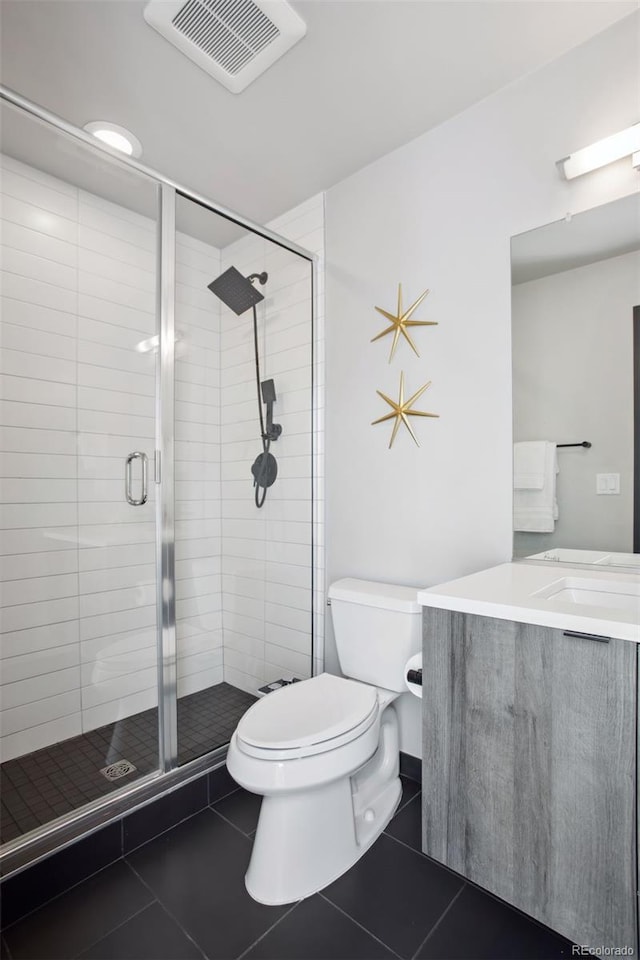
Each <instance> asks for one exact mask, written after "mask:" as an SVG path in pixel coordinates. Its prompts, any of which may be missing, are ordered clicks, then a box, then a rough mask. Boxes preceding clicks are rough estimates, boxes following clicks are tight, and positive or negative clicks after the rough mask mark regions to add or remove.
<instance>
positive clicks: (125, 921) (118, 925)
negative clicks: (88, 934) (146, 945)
mask: <svg viewBox="0 0 640 960" xmlns="http://www.w3.org/2000/svg"><path fill="white" fill-rule="evenodd" d="M147 889H148V888H147ZM149 892H150V893H151V891H149ZM154 903H158V898H157V897H156V896H155V895H154V897H153V900H152V901H151V903H145V905H144V907H140V909H139V910H136V912H135V913H132V914H131V916H130V917H127V918H126V919H125V920H122V921H121V922H120V923H117V924H116V925H115V927H112V928H111V929H110V930H107V932H106V933H105V934H103V935H102V936H101V937H98V939H97V940H92V941H91V943H89V944H88V945H87V946H86V947H85V948H84V949H83V950H82V951H81V952H80V953H79V954H76V957H81V956H82V954H83V953H86V951H87V950H90V949H91V947H95V945H96V944H97V943H100V941H101V940H104V938H105V937H110V936H111V934H112V933H115V931H116V930H119V929H120V928H121V927H124V925H125V924H127V923H128V922H129V920H133V918H134V917H139V916H140V914H141V913H144V911H145V910H148V909H149V907H152V906H153V904H154Z"/></svg>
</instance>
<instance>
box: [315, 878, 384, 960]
mask: <svg viewBox="0 0 640 960" xmlns="http://www.w3.org/2000/svg"><path fill="white" fill-rule="evenodd" d="M317 896H319V897H322V899H323V900H324V901H325V902H326V903H328V904H330V906H332V907H335V908H336V910H337V911H338V912H339V913H341V914H342V915H343V917H346V918H347V920H351V922H352V923H355V925H356V926H357V927H359V928H360V929H361V930H364V932H365V933H366V934H367V935H368V936H370V937H371V938H372V939H373V940H375V941H377V943H379V944H380V945H381V946H383V947H384V948H385V950H390V951H391V953H392V954H393V955H394V957H398V958H399V960H401V955H400V954H399V953H397V952H396V951H395V950H394V949H393V947H390V946H389V944H388V943H385V942H384V940H381V939H380V937H377V936H376V935H375V933H372V932H371V930H369V928H368V927H365V926H364V924H362V923H360V922H359V921H358V920H356V919H355V917H352V916H351V914H350V913H347V911H346V910H343V909H342V907H339V906H338V904H337V903H334V902H333V900H330V899H329V897H328V896H327V895H326V894H324V893H323V892H322V890H320V891H318V893H317Z"/></svg>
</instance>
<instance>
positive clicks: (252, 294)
mask: <svg viewBox="0 0 640 960" xmlns="http://www.w3.org/2000/svg"><path fill="white" fill-rule="evenodd" d="M253 279H256V280H259V281H260V283H266V282H267V274H266V273H252V274H251V276H250V277H243V276H242V274H241V273H240V271H239V270H236V268H235V267H229V269H228V270H225V272H224V273H221V274H220V276H219V277H218V278H217V279H216V280H212V281H211V283H209V284H207V286H208V288H209V290H211V292H212V293H215V295H216V297H219V298H220V299H221V300H222V302H223V303H224V304H226V306H227V307H229V309H230V310H233V312H234V313H236V314H237V315H238V316H240V315H241V314H242V313H244V312H245V310H248V309H249V307H255V305H256V304H257V303H260V301H261V300H264V297H263V296H262V294H261V293H260V292H259V291H258V290H256V288H255V287H254V286H253V284H252V283H251V280H253Z"/></svg>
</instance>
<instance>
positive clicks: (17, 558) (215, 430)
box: [0, 157, 324, 760]
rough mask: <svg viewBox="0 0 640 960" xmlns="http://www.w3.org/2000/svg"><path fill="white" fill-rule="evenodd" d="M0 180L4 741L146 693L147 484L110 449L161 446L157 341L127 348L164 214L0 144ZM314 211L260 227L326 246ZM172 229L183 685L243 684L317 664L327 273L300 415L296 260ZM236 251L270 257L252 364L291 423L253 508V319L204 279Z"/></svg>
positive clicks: (28, 739) (98, 715) (303, 375)
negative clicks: (259, 365) (136, 493)
mask: <svg viewBox="0 0 640 960" xmlns="http://www.w3.org/2000/svg"><path fill="white" fill-rule="evenodd" d="M1 199H2V211H1V213H2V221H1V226H2V243H3V251H2V252H3V266H4V272H3V274H2V291H1V292H2V321H3V326H2V353H1V357H0V395H1V398H2V399H1V401H0V413H1V417H0V445H1V447H0V449H1V450H2V454H3V456H2V471H1V479H0V500H1V506H0V528H1V529H2V543H1V547H0V592H1V600H2V607H3V610H2V614H1V617H2V620H1V623H0V630H1V633H2V637H1V641H2V646H1V666H2V675H1V682H2V690H1V693H2V713H1V724H2V727H1V732H2V740H1V748H2V758H3V759H5V760H6V759H11V758H12V757H15V756H20V755H22V754H24V753H27V752H30V751H32V750H34V749H38V748H39V747H42V746H46V745H48V744H50V743H54V742H57V741H59V740H62V739H66V738H68V737H72V736H75V735H77V734H79V733H81V732H84V731H87V730H90V729H93V728H95V727H97V726H101V725H103V724H106V723H110V722H113V721H114V720H116V719H119V718H122V717H124V716H128V715H130V714H133V713H137V712H139V711H141V710H144V709H147V708H149V707H153V706H154V705H155V704H156V702H157V688H156V659H155V647H156V627H155V601H156V597H155V523H154V510H155V507H154V484H153V483H150V486H149V494H150V496H149V502H148V503H147V504H146V505H144V506H143V507H135V508H134V507H131V506H129V505H128V504H126V503H125V502H124V500H123V470H124V458H125V457H126V455H127V454H128V453H130V452H131V451H133V450H143V451H145V452H147V454H148V455H149V457H150V459H151V455H152V452H153V448H154V445H155V443H154V434H155V363H156V355H155V353H154V351H153V350H152V349H151V350H147V351H146V352H141V351H140V350H137V349H136V347H137V346H138V345H139V344H141V343H142V342H143V341H148V340H150V339H151V338H152V337H153V336H154V334H155V284H156V277H155V230H156V227H155V224H154V223H152V222H151V221H149V220H148V219H146V218H144V217H142V216H140V215H138V214H137V213H134V212H132V211H130V210H127V209H125V208H123V207H120V206H117V205H115V204H113V203H110V202H107V201H106V200H103V199H101V198H99V197H97V196H94V195H91V194H89V193H86V192H84V191H82V190H78V189H76V188H75V187H73V186H70V185H69V184H67V183H64V182H63V181H60V180H57V179H55V178H53V177H50V176H49V175H47V174H45V173H42V172H41V171H39V170H35V169H34V168H32V167H28V166H26V165H24V164H22V163H20V162H18V161H16V160H14V159H12V158H8V157H3V158H2V193H1ZM323 221H324V218H323V201H322V197H317V198H314V199H312V200H311V201H309V202H308V203H306V204H304V205H303V206H302V207H300V208H297V210H295V211H292V212H291V213H290V214H287V216H285V217H283V218H280V220H278V221H277V222H275V223H274V224H272V227H273V228H274V229H275V230H277V231H278V232H280V233H282V234H283V235H284V236H287V237H289V238H290V239H291V240H294V241H295V242H297V243H299V244H300V245H302V246H305V247H307V248H308V249H310V250H312V251H313V252H315V253H317V254H318V255H319V256H320V257H322V256H323ZM176 246H177V251H176V260H177V263H176V273H177V284H176V332H177V344H176V355H177V363H176V382H175V389H176V405H175V413H176V464H175V480H176V621H177V622H176V631H177V641H178V655H179V662H178V694H179V696H184V695H186V694H188V693H192V692H195V691H198V690H201V689H203V688H205V687H209V686H211V685H214V684H216V683H219V682H221V681H222V680H223V679H224V680H225V681H226V682H228V683H230V684H233V685H235V686H237V687H240V688H242V689H244V690H248V691H250V692H255V689H256V687H257V686H260V685H261V684H262V683H263V682H264V681H265V680H267V679H274V678H275V677H276V676H282V675H285V676H286V675H291V674H295V675H297V676H307V675H309V673H310V672H311V659H310V658H311V646H310V629H311V622H312V617H313V618H314V624H315V632H316V646H315V655H316V663H315V669H316V671H317V670H319V669H321V668H322V638H323V625H324V624H323V618H324V580H323V570H324V557H323V547H322V537H321V522H322V512H321V511H322V505H321V497H322V493H323V491H322V482H323V470H322V460H321V454H322V449H321V437H320V436H319V434H318V426H319V423H320V420H319V419H318V418H319V416H320V415H321V408H322V406H323V383H322V374H321V371H322V369H323V364H322V355H323V342H324V336H323V311H322V290H317V289H316V305H317V307H318V305H319V310H318V313H317V316H316V329H315V343H314V344H313V349H314V353H315V360H316V381H315V394H314V400H315V405H316V406H315V412H314V417H315V420H314V423H313V424H312V422H311V416H312V413H311V385H312V377H311V347H312V345H311V324H310V319H311V299H310V267H309V265H308V264H307V263H305V261H303V260H300V258H298V257H296V256H295V255H292V254H290V253H288V252H287V251H284V250H282V249H281V248H278V247H275V246H273V245H271V244H268V243H266V242H265V241H263V240H261V239H260V238H256V237H249V238H247V239H246V240H243V241H239V242H238V243H237V244H235V245H233V246H232V247H229V248H227V249H226V250H225V251H223V253H222V255H221V253H220V251H218V250H216V249H215V248H214V247H212V246H210V245H208V244H205V243H203V242H201V241H200V240H196V239H194V238H192V237H189V236H186V235H184V234H178V236H177V243H176ZM231 263H235V265H236V266H238V268H239V269H241V270H246V271H247V272H248V271H249V270H251V271H255V270H260V269H266V270H267V271H268V272H269V273H270V281H269V286H268V288H267V291H268V292H267V300H266V301H265V304H264V305H262V306H261V308H259V310H260V311H261V312H260V319H261V327H262V331H261V350H262V356H263V358H264V359H263V371H262V375H263V379H266V378H267V377H270V376H273V377H274V378H275V379H276V390H277V394H278V402H277V404H276V408H275V412H276V420H277V421H278V422H281V423H282V424H283V427H284V434H283V437H282V439H281V440H279V441H278V443H277V444H276V445H275V448H277V449H275V451H274V452H276V453H277V456H278V461H279V477H278V481H277V483H276V485H275V486H274V487H272V488H271V489H270V491H269V496H268V499H267V503H266V504H265V507H264V508H263V510H262V511H260V512H258V511H256V508H255V506H254V504H253V491H252V485H251V478H250V474H249V468H250V465H251V463H252V462H253V459H254V458H255V456H256V455H257V453H258V452H259V449H260V444H259V430H258V425H257V410H256V399H255V383H254V379H253V377H254V370H253V359H252V340H251V318H250V314H249V315H245V316H243V317H241V318H236V317H235V315H233V319H232V318H231V317H230V316H229V315H228V311H227V310H226V308H224V307H222V308H221V306H220V304H219V302H218V301H217V300H216V298H215V297H213V296H212V294H211V293H210V292H209V291H208V290H207V284H208V283H209V282H210V280H211V279H213V278H214V277H215V276H217V275H218V274H219V273H220V272H221V270H223V269H225V267H226V266H228V265H229V264H231ZM318 274H319V276H320V277H321V274H322V271H321V270H320V271H319V272H318ZM319 374H320V375H319ZM312 427H313V429H314V434H313V436H312V434H311V428H312ZM312 450H313V452H314V454H315V462H316V471H317V477H316V480H315V483H316V494H317V496H318V498H319V499H318V500H317V501H316V506H315V514H314V515H312V513H311V508H312V507H311V503H312V501H311V482H312V481H311V453H312ZM151 478H153V474H152V471H151ZM312 535H313V542H314V551H315V553H314V557H313V558H312V556H311V552H310V545H311V541H312ZM313 565H314V566H315V582H313V579H312V566H313ZM312 582H313V586H314V588H315V593H314V594H313V596H312Z"/></svg>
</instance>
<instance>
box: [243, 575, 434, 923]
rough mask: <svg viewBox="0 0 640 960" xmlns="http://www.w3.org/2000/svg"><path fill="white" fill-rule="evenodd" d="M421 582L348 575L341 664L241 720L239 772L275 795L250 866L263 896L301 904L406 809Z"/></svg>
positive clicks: (255, 789) (339, 585)
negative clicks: (410, 676)
mask: <svg viewBox="0 0 640 960" xmlns="http://www.w3.org/2000/svg"><path fill="white" fill-rule="evenodd" d="M417 593H418V591H417V590H416V589H415V588H411V587H403V586H395V585H392V584H385V583H373V582H371V581H367V580H354V579H345V580H338V581H337V582H336V583H334V584H332V585H331V587H330V589H329V599H330V602H331V613H332V620H333V626H334V633H335V640H336V647H337V652H338V659H339V662H340V669H341V670H342V672H343V673H344V674H345V677H338V676H334V675H333V674H330V673H321V674H320V675H318V676H316V677H311V678H310V679H309V680H302V681H300V682H299V683H294V684H291V685H289V686H286V687H283V688H281V689H280V690H277V691H275V692H274V693H270V694H268V695H267V696H266V697H264V698H263V699H262V700H258V701H257V702H256V703H255V704H253V705H252V706H251V707H250V708H249V709H248V710H247V712H246V713H245V714H244V716H243V717H242V719H241V720H240V722H239V724H238V726H237V728H236V730H235V732H234V734H233V737H232V739H231V743H230V745H229V751H228V754H227V768H228V770H229V773H230V774H231V776H232V777H233V779H234V780H235V781H236V782H237V783H238V784H240V786H241V787H244V788H245V789H246V790H249V791H250V792H252V793H256V794H259V795H261V796H262V797H263V798H264V799H263V801H262V806H261V809H260V817H259V820H258V827H257V830H256V834H255V838H254V842H253V851H252V854H251V861H250V863H249V868H248V870H247V874H246V877H245V883H246V887H247V890H248V892H249V894H250V895H251V896H252V897H253V898H254V900H257V901H258V902H260V903H265V904H281V903H291V902H293V901H295V900H300V899H302V898H304V897H309V896H311V894H313V893H316V892H317V891H318V890H321V889H322V888H323V887H326V886H327V885H328V884H330V883H331V882H332V881H333V880H336V879H337V878H338V877H340V876H341V875H342V874H343V873H345V871H346V870H348V869H349V867H351V866H353V864H354V863H355V862H356V861H357V860H358V859H359V858H360V857H361V856H362V855H363V854H364V853H365V852H366V851H367V849H368V848H369V847H370V846H371V844H372V843H373V842H374V841H375V840H376V838H377V837H378V836H379V835H380V833H381V832H382V831H383V830H384V828H385V827H386V825H387V824H388V823H389V821H390V820H391V818H392V816H393V814H394V813H395V811H396V808H397V806H398V803H399V801H400V796H401V794H402V787H401V783H400V779H399V745H398V720H397V716H396V712H395V709H394V706H393V702H394V700H396V698H397V697H398V696H399V695H400V694H401V693H403V692H406V690H407V687H406V685H405V665H406V663H407V660H408V659H409V658H410V657H411V656H412V655H413V654H415V653H417V652H418V651H419V650H420V649H421V607H420V606H419V604H418V602H417Z"/></svg>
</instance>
